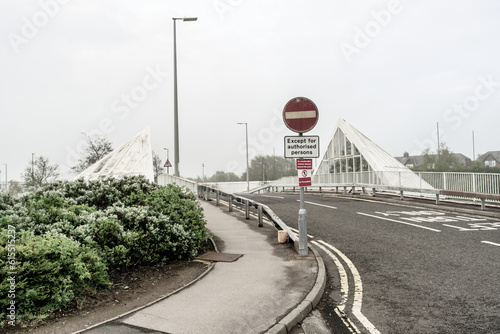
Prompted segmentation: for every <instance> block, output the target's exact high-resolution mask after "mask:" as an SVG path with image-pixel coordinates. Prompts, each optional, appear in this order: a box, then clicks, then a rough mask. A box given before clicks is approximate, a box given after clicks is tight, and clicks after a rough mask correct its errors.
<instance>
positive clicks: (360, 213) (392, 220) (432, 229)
mask: <svg viewBox="0 0 500 334" xmlns="http://www.w3.org/2000/svg"><path fill="white" fill-rule="evenodd" d="M357 214H359V215H364V216H368V217H372V218H378V219H383V220H388V221H391V222H395V223H399V224H404V225H410V226H414V227H420V228H423V229H426V230H429V231H434V232H441V230H436V229H434V228H430V227H427V226H421V225H417V224H411V223H407V222H402V221H399V220H395V219H389V218H385V217H380V216H374V215H370V214H368V213H363V212H357Z"/></svg>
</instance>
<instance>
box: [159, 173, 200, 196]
mask: <svg viewBox="0 0 500 334" xmlns="http://www.w3.org/2000/svg"><path fill="white" fill-rule="evenodd" d="M170 183H176V184H177V185H179V186H181V187H186V188H188V189H189V190H191V191H192V192H194V193H195V194H196V193H197V191H198V183H196V182H195V181H193V180H188V179H184V178H182V177H177V176H174V175H170V174H160V175H158V184H159V185H160V186H166V185H167V184H170Z"/></svg>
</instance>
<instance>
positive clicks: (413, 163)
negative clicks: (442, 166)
mask: <svg viewBox="0 0 500 334" xmlns="http://www.w3.org/2000/svg"><path fill="white" fill-rule="evenodd" d="M498 153H499V155H500V152H498ZM452 155H454V156H455V157H456V158H457V161H458V163H459V164H460V165H463V166H465V167H470V166H471V165H472V161H471V159H469V158H468V157H466V156H465V155H463V154H462V153H452ZM431 156H435V154H432V155H431ZM396 160H398V161H399V162H401V163H402V164H403V165H405V166H406V167H408V168H415V167H422V166H423V165H424V161H425V159H424V156H423V155H410V154H409V153H408V152H405V153H404V154H403V156H402V157H396Z"/></svg>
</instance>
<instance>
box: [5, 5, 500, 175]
mask: <svg viewBox="0 0 500 334" xmlns="http://www.w3.org/2000/svg"><path fill="white" fill-rule="evenodd" d="M499 14H500V3H499V2H498V1H495V0H479V1H474V2H472V1H467V0H458V1H451V0H443V1H439V2H436V1H428V0H422V1H408V0H401V1H395V0H391V1H371V2H359V1H358V2H353V1H335V0H311V1H307V2H306V1H298V0H286V1H285V0H275V1H269V0H267V1H264V0H252V1H250V0H239V1H235V0H233V1H229V0H220V1H219V0H217V1H211V0H200V1H197V0H189V1H169V0H140V1H139V0H123V1H110V0H85V1H83V0H64V1H63V0H59V1H57V0H39V1H34V0H3V1H2V2H1V3H0V36H2V47H1V49H0V69H1V72H0V73H1V74H2V76H1V80H0V113H1V114H0V115H1V118H0V119H1V123H0V124H1V125H2V126H1V132H0V163H7V164H8V168H9V179H20V174H21V173H22V171H23V169H24V168H25V167H26V166H27V165H28V163H29V162H30V161H31V154H32V153H35V155H37V156H38V155H44V156H47V157H49V158H50V160H51V161H53V162H57V163H59V165H60V166H61V170H62V172H63V177H64V178H71V177H72V176H73V175H72V174H71V173H69V172H70V167H71V166H72V165H74V164H75V162H76V159H77V158H78V154H79V151H80V150H81V147H82V142H83V141H84V136H83V135H82V132H87V133H95V132H98V131H104V133H105V135H106V136H107V137H108V138H109V139H110V140H111V141H112V142H113V145H114V147H118V146H120V145H122V144H123V143H125V142H126V141H127V140H128V139H130V138H132V137H133V136H134V135H136V134H137V133H139V132H140V131H141V130H142V129H143V128H145V127H148V126H149V127H150V129H151V135H152V141H153V148H154V151H155V152H156V153H157V154H159V155H160V157H161V158H162V159H163V160H164V159H165V157H166V152H165V150H164V147H167V148H169V153H170V154H169V155H170V160H171V161H173V147H174V139H173V23H172V17H186V16H196V17H198V21H196V22H180V21H178V22H177V43H178V50H177V51H178V86H179V126H180V172H181V175H183V176H187V177H191V176H192V177H195V176H197V175H201V173H202V167H201V166H202V164H204V165H205V174H206V175H211V174H213V173H215V171H217V170H224V171H232V172H235V173H237V174H241V173H242V172H244V170H245V130H244V127H243V126H241V125H237V124H236V123H238V122H248V130H249V137H250V157H251V158H252V157H253V156H256V155H260V154H263V155H267V154H273V152H275V153H276V154H277V155H283V137H284V136H286V135H293V132H291V131H290V130H288V129H287V128H286V127H285V126H284V124H283V120H282V115H281V113H282V109H283V107H284V105H285V103H286V102H287V101H288V100H289V99H291V98H293V97H295V96H305V97H308V98H310V99H311V100H313V101H314V102H315V104H316V105H317V106H318V108H319V115H320V116H319V122H318V124H317V125H316V127H315V128H314V129H313V130H312V131H311V132H310V133H309V134H310V135H319V136H320V137H321V146H322V147H321V151H323V150H324V149H325V148H326V146H327V145H328V141H329V139H330V138H331V136H332V135H333V131H334V128H335V125H336V124H337V120H338V119H339V118H344V119H345V120H346V121H347V122H349V123H350V124H352V125H353V126H354V127H356V128H358V129H359V130H360V131H361V132H363V133H364V134H365V135H366V136H367V137H369V138H370V139H372V140H373V141H374V142H376V143H377V144H378V145H380V146H381V147H382V148H384V149H385V150H386V151H388V152H389V153H390V154H392V155H394V156H401V155H403V152H405V151H408V152H410V153H411V154H419V153H420V152H421V151H422V150H423V149H425V148H426V147H430V148H431V149H433V150H434V149H435V148H436V143H437V138H436V123H437V122H439V124H440V133H441V137H442V138H441V141H442V142H443V141H444V142H446V143H447V145H448V146H449V147H450V148H451V150H452V151H454V152H459V153H463V154H465V155H467V156H469V157H472V131H474V132H475V139H476V153H484V152H486V151H489V150H499V149H500V144H499V143H498V140H497V133H498V130H497V129H498V124H499V120H500V114H499V113H498V110H499V105H500V65H499V62H498V59H500V57H499V56H500V50H499V48H500V43H498V36H500V23H499V20H498V17H499ZM3 167H4V166H3V165H2V166H1V168H2V179H3V177H4V174H3Z"/></svg>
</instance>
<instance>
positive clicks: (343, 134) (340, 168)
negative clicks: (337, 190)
mask: <svg viewBox="0 0 500 334" xmlns="http://www.w3.org/2000/svg"><path fill="white" fill-rule="evenodd" d="M314 175H317V176H316V180H317V181H316V182H320V183H351V182H355V183H365V184H379V185H385V186H392V187H404V188H424V189H432V186H431V185H429V184H428V183H427V182H425V181H424V180H422V179H421V178H420V177H419V176H418V175H417V174H415V173H414V172H413V171H411V170H410V169H409V168H407V167H406V166H404V165H403V164H402V163H401V162H399V161H398V160H396V159H395V158H394V157H392V156H391V155H390V154H389V153H387V152H386V151H384V150H383V149H382V148H381V147H380V146H378V145H377V144H375V143H374V142H373V141H371V140H370V139H368V138H367V137H366V136H365V135H364V134H362V133H361V132H360V131H359V130H357V129H356V128H354V127H353V126H352V125H350V124H349V123H347V122H346V121H345V120H343V119H339V121H338V124H337V128H336V129H335V131H334V135H333V137H332V139H331V140H330V142H329V144H328V147H327V149H326V151H325V153H324V154H323V156H322V159H321V162H320V164H319V166H318V168H317V169H316V171H315V173H314Z"/></svg>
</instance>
